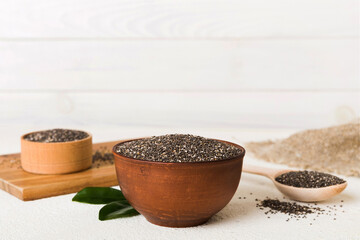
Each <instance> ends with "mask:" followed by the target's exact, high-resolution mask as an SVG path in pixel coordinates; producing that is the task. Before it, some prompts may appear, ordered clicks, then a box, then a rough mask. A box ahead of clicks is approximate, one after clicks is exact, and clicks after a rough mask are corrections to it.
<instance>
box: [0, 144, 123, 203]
mask: <svg viewBox="0 0 360 240" xmlns="http://www.w3.org/2000/svg"><path fill="white" fill-rule="evenodd" d="M123 141H124V140H123ZM119 142H121V141H114V142H104V143H96V144H93V153H94V154H95V153H96V152H98V154H99V153H111V150H112V147H113V146H114V145H115V144H116V143H119ZM115 185H118V183H117V179H116V173H115V167H114V164H113V163H106V164H105V165H104V164H102V163H100V164H99V162H94V163H93V165H92V167H91V168H90V169H88V170H85V171H82V172H77V173H71V174H61V175H40V174H32V173H28V172H25V171H24V170H22V168H21V165H20V153H16V154H7V155H0V189H2V190H4V191H6V192H8V193H10V194H12V195H14V196H15V197H17V198H19V199H21V200H23V201H28V200H36V199H40V198H46V197H52V196H58V195H63V194H68V193H74V192H78V191H80V190H81V189H83V188H85V187H90V186H92V187H110V186H115Z"/></svg>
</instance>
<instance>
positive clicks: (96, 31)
mask: <svg viewBox="0 0 360 240" xmlns="http://www.w3.org/2000/svg"><path fill="white" fill-rule="evenodd" d="M0 113H1V114H0V124H1V125H3V126H5V125H7V124H24V123H26V124H29V123H30V124H49V123H51V124H57V125H59V126H61V124H75V125H76V124H77V125H86V124H109V125H110V124H116V125H122V126H170V127H171V126H184V127H186V126H193V127H197V126H199V127H201V126H210V127H213V126H221V127H237V128H240V127H296V128H307V127H320V126H326V125H330V124H336V123H342V122H345V121H347V120H351V119H354V118H356V117H358V116H359V113H360V79H359V1H358V0H342V1H339V0H317V1H314V0H294V1H288V0H272V1H268V0H192V1H188V0H172V1H170V0H157V1H154V0H144V1H142V0H31V1H30V0H2V1H0Z"/></svg>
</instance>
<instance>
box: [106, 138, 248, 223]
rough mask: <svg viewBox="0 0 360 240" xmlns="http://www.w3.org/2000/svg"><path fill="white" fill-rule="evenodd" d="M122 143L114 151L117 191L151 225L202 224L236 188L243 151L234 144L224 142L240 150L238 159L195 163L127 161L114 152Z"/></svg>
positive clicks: (232, 194)
mask: <svg viewBox="0 0 360 240" xmlns="http://www.w3.org/2000/svg"><path fill="white" fill-rule="evenodd" d="M130 141H133V140H130ZM126 142H128V141H126ZM222 142H225V141H222ZM123 143H124V142H122V143H119V144H117V145H115V146H114V148H113V154H114V156H115V167H116V174H117V179H118V182H119V185H120V188H121V190H122V192H123V194H124V196H125V197H126V199H127V200H128V201H129V202H130V204H131V205H132V206H133V207H134V208H135V209H136V210H137V211H138V212H140V213H141V214H142V215H143V216H144V217H145V218H146V219H147V220H148V221H149V222H151V223H153V224H156V225H160V226H166V227H191V226H196V225H200V224H203V223H205V222H206V221H208V220H209V219H210V218H211V217H212V216H213V215H214V214H216V213H217V212H219V211H220V210H221V209H223V208H224V207H225V206H226V205H227V204H228V203H229V202H230V200H231V198H232V197H233V196H234V194H235V191H236V189H237V187H238V185H239V182H240V176H241V170H242V163H243V158H244V155H245V149H244V148H242V147H241V146H239V145H236V144H234V143H230V142H225V143H229V144H232V145H234V146H236V147H238V148H240V149H241V150H242V153H241V155H240V156H238V157H235V158H231V159H226V160H221V161H213V162H197V163H183V162H182V163H163V162H152V161H145V160H139V159H133V158H128V157H125V156H122V155H120V154H118V153H116V152H115V148H116V147H117V146H118V145H120V144H123Z"/></svg>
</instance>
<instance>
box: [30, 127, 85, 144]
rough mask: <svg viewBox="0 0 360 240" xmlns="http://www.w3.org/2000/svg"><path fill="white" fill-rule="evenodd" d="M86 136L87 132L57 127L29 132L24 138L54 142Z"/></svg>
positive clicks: (74, 139)
mask: <svg viewBox="0 0 360 240" xmlns="http://www.w3.org/2000/svg"><path fill="white" fill-rule="evenodd" d="M88 136H89V134H87V133H86V132H83V131H77V130H70V129H60V128H57V129H51V130H45V131H41V132H35V133H30V134H28V135H26V136H25V137H24V139H25V140H28V141H32V142H43V143H55V142H71V141H77V140H81V139H84V138H87V137H88Z"/></svg>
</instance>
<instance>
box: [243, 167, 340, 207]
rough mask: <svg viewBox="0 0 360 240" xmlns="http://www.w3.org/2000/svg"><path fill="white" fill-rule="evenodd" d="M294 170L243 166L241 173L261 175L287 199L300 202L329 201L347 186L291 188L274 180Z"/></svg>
mask: <svg viewBox="0 0 360 240" xmlns="http://www.w3.org/2000/svg"><path fill="white" fill-rule="evenodd" d="M293 171H294V170H289V169H286V170H279V169H271V168H265V167H257V166H252V165H244V166H243V172H246V173H253V174H257V175H262V176H265V177H268V178H270V179H271V180H272V182H273V183H274V185H275V187H276V188H277V189H278V190H279V191H280V192H281V193H282V194H284V195H285V196H287V197H288V198H290V199H292V200H295V201H300V202H320V201H325V200H327V199H330V198H332V197H334V196H335V195H338V194H339V193H341V192H342V191H343V190H344V189H345V188H346V186H347V182H344V183H341V184H337V185H333V186H327V187H321V188H300V187H293V186H288V185H285V184H282V183H279V182H278V181H276V180H275V178H276V177H278V176H280V175H281V174H284V173H287V172H293Z"/></svg>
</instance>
